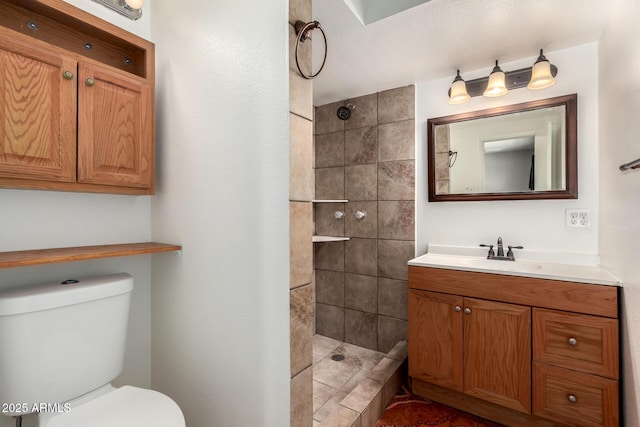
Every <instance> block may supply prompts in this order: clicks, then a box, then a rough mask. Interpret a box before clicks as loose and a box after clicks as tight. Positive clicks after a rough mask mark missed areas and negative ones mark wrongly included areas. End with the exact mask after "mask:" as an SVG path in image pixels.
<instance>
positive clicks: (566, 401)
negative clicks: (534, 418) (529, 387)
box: [533, 362, 619, 427]
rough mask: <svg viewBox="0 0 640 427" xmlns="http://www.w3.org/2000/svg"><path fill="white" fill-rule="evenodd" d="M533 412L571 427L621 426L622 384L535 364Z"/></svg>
mask: <svg viewBox="0 0 640 427" xmlns="http://www.w3.org/2000/svg"><path fill="white" fill-rule="evenodd" d="M533 388H534V391H533V395H534V399H533V412H534V414H536V415H539V416H541V417H544V418H547V419H551V420H555V421H558V422H560V423H563V424H565V425H567V426H570V427H617V426H618V424H619V419H618V418H619V417H618V403H619V402H618V382H617V381H614V380H610V379H608V378H602V377H599V376H596V375H589V374H584V373H581V372H576V371H572V370H569V369H564V368H556V367H553V366H548V365H544V364H542V363H537V362H535V363H534V364H533Z"/></svg>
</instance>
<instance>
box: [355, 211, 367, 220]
mask: <svg viewBox="0 0 640 427" xmlns="http://www.w3.org/2000/svg"><path fill="white" fill-rule="evenodd" d="M366 217H367V211H356V219H357V220H363V219H365V218H366Z"/></svg>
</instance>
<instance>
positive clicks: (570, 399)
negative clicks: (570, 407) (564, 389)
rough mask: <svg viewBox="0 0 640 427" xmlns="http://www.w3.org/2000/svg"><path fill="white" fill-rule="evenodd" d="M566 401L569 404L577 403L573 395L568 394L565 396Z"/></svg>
mask: <svg viewBox="0 0 640 427" xmlns="http://www.w3.org/2000/svg"><path fill="white" fill-rule="evenodd" d="M567 399H568V400H569V402H571V403H576V402H577V401H578V398H577V397H576V396H575V395H574V394H570V395H569V396H567Z"/></svg>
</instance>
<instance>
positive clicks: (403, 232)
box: [314, 86, 415, 352]
mask: <svg viewBox="0 0 640 427" xmlns="http://www.w3.org/2000/svg"><path fill="white" fill-rule="evenodd" d="M349 104H351V106H352V107H353V108H351V110H350V111H351V117H350V118H349V119H348V120H341V119H339V118H338V116H337V114H336V112H337V110H338V108H339V107H341V106H347V105H349ZM414 112H415V90H414V86H405V87H400V88H397V89H391V90H387V91H383V92H378V93H374V94H370V95H365V96H360V97H357V98H353V99H347V100H344V101H343V102H337V103H332V104H327V105H323V106H319V107H316V108H315V118H314V125H315V132H314V133H315V199H316V200H348V202H346V203H344V202H341V203H323V202H316V203H314V224H315V235H322V236H333V237H349V238H350V239H349V240H347V241H337V242H326V243H314V268H315V292H316V293H315V297H316V311H315V315H316V333H318V334H320V335H324V336H327V337H330V338H334V339H337V340H340V341H344V342H347V343H350V344H355V345H358V346H362V347H366V348H370V349H373V350H377V351H381V352H388V351H389V350H390V349H391V348H393V346H394V345H395V344H396V343H397V342H398V341H399V340H404V339H406V338H407V261H408V260H410V259H411V258H413V257H414V243H415V231H414V230H415V226H414V224H415V221H414V212H415V201H414V200H415V197H414V183H415V154H414V153H415V121H414ZM336 212H338V214H336ZM340 212H341V213H343V214H344V215H341V214H340ZM356 214H357V215H356ZM363 214H364V215H363Z"/></svg>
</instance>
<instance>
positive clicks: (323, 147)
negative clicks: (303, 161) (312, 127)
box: [315, 132, 345, 168]
mask: <svg viewBox="0 0 640 427" xmlns="http://www.w3.org/2000/svg"><path fill="white" fill-rule="evenodd" d="M344 138H345V133H344V132H333V133H325V134H322V135H316V137H315V154H316V157H315V158H316V168H326V167H331V166H344Z"/></svg>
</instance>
